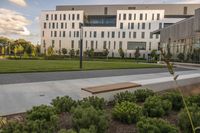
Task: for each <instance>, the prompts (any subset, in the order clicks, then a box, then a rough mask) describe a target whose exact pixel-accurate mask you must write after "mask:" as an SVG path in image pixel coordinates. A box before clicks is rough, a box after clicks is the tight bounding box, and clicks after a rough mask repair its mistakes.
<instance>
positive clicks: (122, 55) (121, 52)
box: [118, 48, 124, 59]
mask: <svg viewBox="0 0 200 133" xmlns="http://www.w3.org/2000/svg"><path fill="white" fill-rule="evenodd" d="M118 52H119V55H120V57H121V58H122V59H124V51H123V49H122V48H119V50H118Z"/></svg>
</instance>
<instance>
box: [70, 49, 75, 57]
mask: <svg viewBox="0 0 200 133" xmlns="http://www.w3.org/2000/svg"><path fill="white" fill-rule="evenodd" d="M69 55H70V57H71V58H73V57H74V56H75V51H74V49H71V50H70V51H69Z"/></svg>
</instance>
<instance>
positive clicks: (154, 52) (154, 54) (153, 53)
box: [150, 50, 159, 61]
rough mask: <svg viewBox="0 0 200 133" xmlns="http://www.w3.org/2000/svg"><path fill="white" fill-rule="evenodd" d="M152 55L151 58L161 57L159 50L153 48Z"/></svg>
mask: <svg viewBox="0 0 200 133" xmlns="http://www.w3.org/2000/svg"><path fill="white" fill-rule="evenodd" d="M150 56H151V59H153V60H155V61H157V60H158V57H159V55H158V54H157V50H152V51H151V54H150Z"/></svg>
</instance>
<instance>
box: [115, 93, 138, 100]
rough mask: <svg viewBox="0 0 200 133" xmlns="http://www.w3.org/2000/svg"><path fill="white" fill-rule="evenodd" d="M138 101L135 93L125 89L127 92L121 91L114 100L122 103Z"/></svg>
mask: <svg viewBox="0 0 200 133" xmlns="http://www.w3.org/2000/svg"><path fill="white" fill-rule="evenodd" d="M125 101H128V102H136V98H135V95H134V94H133V93H131V92H128V91H125V92H120V93H117V94H116V95H114V102H115V103H121V102H125Z"/></svg>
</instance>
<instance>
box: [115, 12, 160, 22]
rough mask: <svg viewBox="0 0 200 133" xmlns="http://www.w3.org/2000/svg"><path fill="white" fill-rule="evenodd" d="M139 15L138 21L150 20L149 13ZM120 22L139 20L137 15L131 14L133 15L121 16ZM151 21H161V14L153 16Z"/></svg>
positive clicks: (125, 14) (124, 14)
mask: <svg viewBox="0 0 200 133" xmlns="http://www.w3.org/2000/svg"><path fill="white" fill-rule="evenodd" d="M138 15H139V17H138V20H147V19H148V15H147V13H145V14H143V13H140V14H138ZM119 20H137V14H131V13H128V14H127V13H123V14H119ZM151 20H160V14H159V13H157V14H152V16H151Z"/></svg>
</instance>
